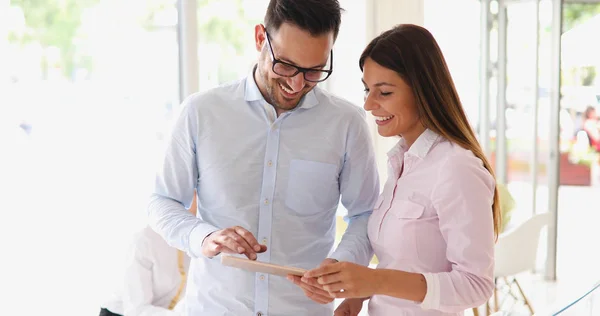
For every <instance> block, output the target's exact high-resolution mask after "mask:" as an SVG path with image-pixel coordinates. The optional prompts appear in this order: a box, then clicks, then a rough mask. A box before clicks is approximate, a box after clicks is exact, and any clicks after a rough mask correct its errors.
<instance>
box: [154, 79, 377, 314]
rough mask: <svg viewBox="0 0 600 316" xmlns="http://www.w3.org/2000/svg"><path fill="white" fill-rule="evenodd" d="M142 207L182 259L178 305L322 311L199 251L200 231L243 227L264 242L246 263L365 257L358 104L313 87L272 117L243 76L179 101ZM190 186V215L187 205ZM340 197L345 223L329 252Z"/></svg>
mask: <svg viewBox="0 0 600 316" xmlns="http://www.w3.org/2000/svg"><path fill="white" fill-rule="evenodd" d="M155 185H156V186H155V190H154V193H153V195H152V198H151V201H150V204H149V207H148V213H149V221H150V225H151V227H152V228H153V229H154V230H155V231H157V232H158V233H159V234H160V235H162V236H163V237H164V238H165V240H166V241H167V242H168V243H169V244H170V245H172V246H174V247H177V248H179V249H182V250H185V251H186V252H187V253H188V254H189V255H190V256H191V257H192V258H194V259H193V260H192V263H191V267H190V272H189V279H188V288H187V291H186V293H187V294H186V298H185V299H186V300H187V308H188V310H187V312H188V314H189V315H193V316H204V315H206V316H218V315H232V316H243V315H263V316H264V315H269V316H290V315H332V313H333V304H325V305H320V304H317V303H315V302H313V301H311V300H310V299H308V298H307V297H306V296H305V295H304V293H303V292H302V291H301V289H300V288H299V287H297V286H296V285H294V284H293V283H291V282H290V281H288V280H287V279H286V278H284V277H279V276H272V275H267V274H261V273H252V272H246V271H244V270H241V269H236V268H230V267H225V266H222V265H221V263H220V260H219V258H218V257H216V258H213V259H209V258H206V257H204V256H203V255H202V253H201V244H202V241H203V239H204V238H205V237H206V236H207V235H208V234H209V233H211V232H213V231H216V230H219V229H223V228H227V227H231V226H236V225H239V226H242V227H244V228H246V229H248V230H249V231H250V232H252V234H254V236H255V237H256V239H257V240H258V242H259V243H262V244H265V245H266V246H267V251H266V252H265V253H261V254H258V258H257V260H259V261H263V262H270V263H275V264H280V265H288V266H295V267H300V268H305V269H311V268H314V267H316V266H318V265H319V264H320V263H321V262H322V261H323V260H324V259H325V258H327V257H329V258H335V259H338V260H340V261H342V260H345V261H351V262H356V263H360V264H367V263H368V261H369V260H370V258H371V256H372V248H371V245H370V242H369V240H368V237H367V221H368V216H369V214H370V213H371V212H372V209H373V206H374V204H375V201H376V200H377V197H378V195H379V179H378V175H377V170H376V163H375V156H374V151H373V146H372V143H371V137H370V135H369V130H368V127H367V123H366V121H365V113H364V111H363V110H362V109H361V108H359V107H357V106H355V105H353V104H351V103H349V102H347V101H344V100H342V99H340V98H338V97H335V96H333V95H331V94H329V93H328V92H326V91H324V90H321V89H320V88H318V87H315V88H314V89H313V90H312V91H311V92H309V93H308V94H307V95H306V96H305V97H304V98H303V99H302V101H301V103H300V104H299V106H298V107H297V108H296V109H295V110H293V111H289V112H286V113H283V114H281V115H280V116H279V117H277V115H276V113H275V109H274V108H273V107H272V106H271V105H270V104H268V103H267V102H266V101H265V100H264V98H263V97H262V95H261V93H260V91H259V90H258V87H257V85H256V83H255V81H254V78H253V76H252V75H249V76H248V77H247V78H245V79H243V80H240V81H237V82H235V83H232V84H228V85H224V86H221V87H218V88H215V89H212V90H210V91H208V92H205V93H200V94H195V95H193V96H191V97H189V98H187V99H186V100H185V101H184V104H183V109H182V113H181V115H180V117H179V119H178V122H177V123H176V125H175V127H174V129H173V132H172V135H171V138H170V140H169V143H168V144H167V149H166V154H165V157H164V161H163V162H162V164H161V167H160V170H159V172H158V175H157V178H156V184H155ZM194 189H196V190H197V192H198V214H197V217H194V216H193V215H192V214H190V213H189V212H187V211H186V209H185V208H184V206H185V207H189V206H190V205H191V202H192V198H193V190H194ZM340 196H341V202H342V204H343V206H344V207H345V208H346V209H347V210H348V216H347V217H346V220H348V222H349V225H348V229H347V231H346V233H345V235H344V237H343V239H342V241H341V243H340V244H339V246H338V247H337V249H336V250H335V251H333V252H332V247H333V243H334V237H335V236H334V235H335V227H336V226H335V215H336V210H337V208H338V204H339V202H340Z"/></svg>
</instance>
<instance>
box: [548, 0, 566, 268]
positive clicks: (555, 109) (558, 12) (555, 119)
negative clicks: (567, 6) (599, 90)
mask: <svg viewBox="0 0 600 316" xmlns="http://www.w3.org/2000/svg"><path fill="white" fill-rule="evenodd" d="M562 8H563V5H562V1H561V0H552V51H551V53H552V55H551V56H552V57H551V59H552V60H551V65H550V69H552V73H551V86H550V87H551V88H550V100H551V102H550V137H549V145H550V157H549V160H548V212H549V213H550V223H549V225H548V243H547V247H548V249H547V252H546V254H547V257H546V279H548V280H556V240H557V227H558V216H557V213H558V186H559V181H558V180H559V168H560V162H559V161H560V159H559V158H560V153H559V142H560V134H559V132H560V130H559V128H560V121H559V111H560V84H561V83H560V47H561V45H560V39H561V34H562Z"/></svg>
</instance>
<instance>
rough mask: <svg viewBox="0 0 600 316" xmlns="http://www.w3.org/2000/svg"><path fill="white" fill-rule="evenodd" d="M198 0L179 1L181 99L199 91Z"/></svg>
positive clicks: (178, 31) (178, 30) (178, 33)
mask: <svg viewBox="0 0 600 316" xmlns="http://www.w3.org/2000/svg"><path fill="white" fill-rule="evenodd" d="M196 1H197V0H179V1H178V2H177V16H178V23H177V37H178V41H179V99H180V101H183V100H184V99H185V98H186V97H187V96H189V95H190V94H193V93H194V92H197V91H198V77H199V76H198V15H197V12H196V10H197V5H196Z"/></svg>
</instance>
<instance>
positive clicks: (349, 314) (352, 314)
mask: <svg viewBox="0 0 600 316" xmlns="http://www.w3.org/2000/svg"><path fill="white" fill-rule="evenodd" d="M363 302H364V299H363V298H347V299H345V300H344V301H343V302H342V304H340V306H338V308H336V309H335V312H334V313H333V316H358V314H359V313H360V310H361V309H362V307H363Z"/></svg>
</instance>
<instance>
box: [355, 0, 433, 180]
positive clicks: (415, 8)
mask: <svg viewBox="0 0 600 316" xmlns="http://www.w3.org/2000/svg"><path fill="white" fill-rule="evenodd" d="M424 2H425V0H367V7H366V10H365V12H366V14H367V19H366V21H367V23H366V30H367V33H366V36H367V43H368V42H369V41H371V40H372V39H373V38H374V37H376V36H377V35H379V34H380V33H381V32H383V31H386V30H388V29H390V28H392V27H393V26H394V25H397V24H403V23H410V24H417V25H423V22H424V20H425V16H424ZM369 124H370V126H371V130H372V131H373V142H374V145H375V156H376V158H377V165H378V167H379V176H380V181H381V183H382V184H383V183H384V182H385V179H386V178H387V168H386V165H387V152H388V151H389V150H390V149H391V148H392V147H393V146H394V145H395V144H396V143H397V142H398V139H396V138H393V137H388V138H383V137H381V136H379V135H378V134H377V126H376V125H375V122H374V120H372V119H370V120H369Z"/></svg>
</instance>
